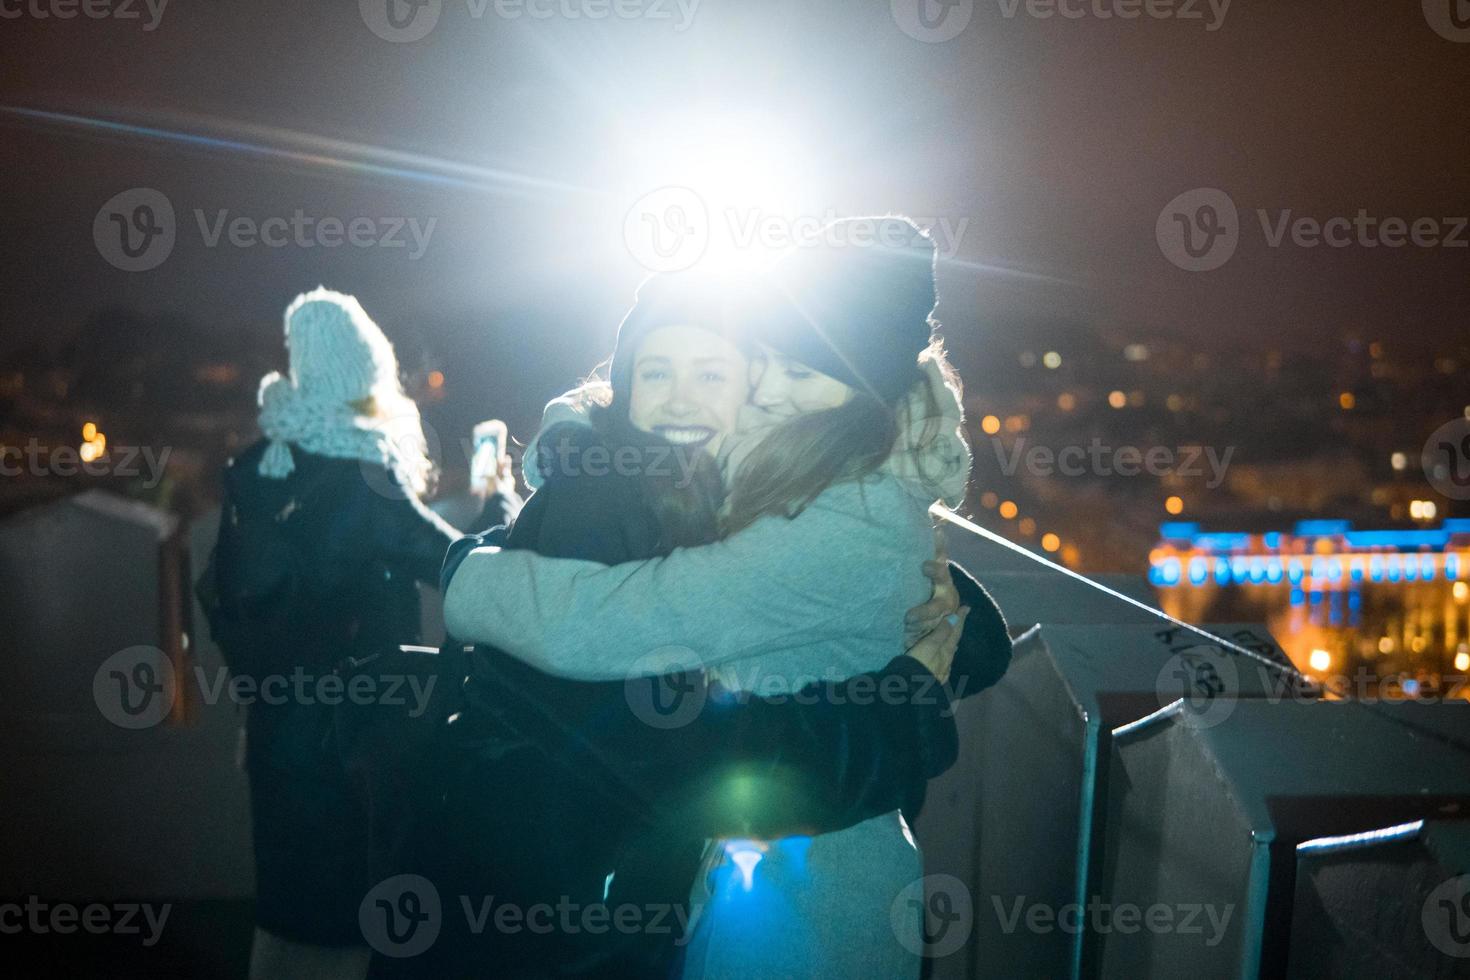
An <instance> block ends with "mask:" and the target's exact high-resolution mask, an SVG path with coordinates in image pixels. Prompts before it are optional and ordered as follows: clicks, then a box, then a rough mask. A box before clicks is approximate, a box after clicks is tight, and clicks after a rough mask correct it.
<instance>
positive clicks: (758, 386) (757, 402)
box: [750, 345, 852, 422]
mask: <svg viewBox="0 0 1470 980" xmlns="http://www.w3.org/2000/svg"><path fill="white" fill-rule="evenodd" d="M750 385H751V393H750V402H751V404H752V405H754V406H755V407H756V408H758V409H760V410H761V411H762V412H764V413H765V414H766V415H767V416H769V417H770V418H771V420H772V421H777V422H779V421H781V420H783V419H788V418H792V417H794V416H797V415H806V414H807V413H808V412H820V411H824V410H825V409H829V408H837V407H839V406H841V405H845V404H847V400H848V399H849V398H851V397H852V388H851V387H849V386H848V385H846V384H844V383H843V382H841V381H838V380H837V379H836V378H834V377H832V376H831V375H829V374H823V373H822V372H820V371H817V370H815V369H813V368H809V367H807V366H806V365H805V364H803V363H801V362H800V361H793V360H792V359H791V358H789V357H787V356H786V355H784V354H781V353H779V352H778V351H776V350H775V349H773V348H771V347H766V346H764V345H762V346H761V350H760V353H759V354H758V355H757V356H756V357H755V358H753V359H752V360H751V362H750Z"/></svg>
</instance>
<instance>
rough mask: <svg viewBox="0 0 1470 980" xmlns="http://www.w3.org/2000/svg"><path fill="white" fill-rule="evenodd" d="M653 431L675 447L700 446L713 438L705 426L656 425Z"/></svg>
mask: <svg viewBox="0 0 1470 980" xmlns="http://www.w3.org/2000/svg"><path fill="white" fill-rule="evenodd" d="M653 431H654V432H656V433H657V434H658V435H659V436H661V437H662V438H664V439H667V440H668V441H669V442H672V443H673V444H674V445H676V446H702V445H704V444H705V443H707V442H709V441H710V440H711V439H713V438H714V437H715V430H714V429H711V428H710V427H709V426H705V425H656V426H654V428H653Z"/></svg>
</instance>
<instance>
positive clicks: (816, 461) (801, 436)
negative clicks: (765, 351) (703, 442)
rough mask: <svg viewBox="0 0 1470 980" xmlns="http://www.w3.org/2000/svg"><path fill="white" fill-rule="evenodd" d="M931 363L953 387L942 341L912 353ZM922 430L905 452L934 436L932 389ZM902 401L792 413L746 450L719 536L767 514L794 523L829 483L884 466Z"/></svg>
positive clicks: (856, 400)
mask: <svg viewBox="0 0 1470 980" xmlns="http://www.w3.org/2000/svg"><path fill="white" fill-rule="evenodd" d="M919 360H920V361H926V360H935V361H937V362H938V363H939V366H940V370H941V371H942V372H943V373H944V375H945V377H946V378H947V379H949V380H950V382H951V383H952V384H955V385H958V377H957V376H956V375H955V373H954V370H953V369H952V368H951V367H950V366H949V362H948V361H947V360H946V359H945V355H944V344H943V341H941V340H939V339H937V338H936V339H935V340H933V341H932V342H931V343H930V345H929V346H928V347H927V348H926V349H925V350H924V351H923V353H921V354H920V355H919ZM922 391H923V394H922V398H923V402H924V412H923V415H924V420H925V421H924V425H923V428H922V430H921V431H919V432H918V433H916V434H915V435H914V438H913V439H912V441H911V442H910V443H909V444H908V445H907V446H906V447H905V448H906V450H908V451H911V452H916V453H917V454H918V456H919V458H920V459H922V456H923V450H924V449H926V448H928V446H929V445H930V444H932V443H933V441H934V440H935V439H936V438H937V437H938V436H939V421H938V420H939V418H940V414H941V413H940V408H939V404H938V402H937V400H936V398H935V394H934V392H933V390H931V389H930V388H929V386H928V385H927V384H926V385H924V387H923V389H922ZM908 405H909V403H908V400H907V399H906V398H900V399H899V403H898V406H897V407H896V408H895V407H894V406H891V405H889V404H887V403H886V402H884V401H882V400H881V399H879V398H878V397H877V396H875V395H872V394H870V393H868V392H864V391H854V392H853V396H852V398H850V399H849V400H848V401H847V403H846V404H844V405H841V406H838V407H837V408H829V409H826V410H824V411H820V412H811V413H809V414H806V415H798V416H796V417H795V418H792V419H790V420H788V421H786V422H783V423H781V424H780V425H778V426H776V427H775V428H773V429H772V430H771V431H770V432H769V433H767V434H766V435H765V436H764V438H762V439H761V441H760V444H759V445H757V446H756V447H755V448H754V449H752V450H751V452H750V457H749V458H748V459H747V460H746V461H745V464H744V465H743V466H742V467H741V468H740V472H739V473H737V474H736V475H735V484H734V486H733V487H731V488H730V510H729V513H728V514H727V515H726V516H725V519H724V521H723V527H722V529H721V530H722V533H723V534H725V535H729V534H734V533H735V532H736V531H739V530H741V529H742V528H745V527H748V526H750V525H751V524H753V523H755V521H756V520H758V519H759V518H761V517H763V516H765V515H767V514H779V515H781V516H782V517H786V518H788V519H789V518H794V517H796V516H797V515H798V514H800V513H801V512H802V511H803V510H805V509H806V508H807V506H808V505H810V504H811V502H812V501H813V500H816V499H817V497H818V496H820V495H821V493H822V491H824V490H826V489H827V488H828V487H830V486H832V485H833V484H835V483H842V482H845V481H848V480H861V479H862V478H863V477H865V476H867V475H868V474H870V473H872V472H873V471H874V470H876V469H878V467H880V466H882V465H883V463H884V462H885V461H887V459H888V457H889V455H890V454H892V452H893V450H894V446H895V444H896V443H897V442H898V439H899V435H900V433H901V432H902V431H905V430H907V429H908V428H909V426H910V423H911V419H910V411H909V408H908Z"/></svg>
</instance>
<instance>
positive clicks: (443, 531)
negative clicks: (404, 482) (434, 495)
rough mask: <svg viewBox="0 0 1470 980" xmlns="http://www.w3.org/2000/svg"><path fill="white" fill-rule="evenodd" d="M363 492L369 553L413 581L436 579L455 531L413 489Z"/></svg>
mask: <svg viewBox="0 0 1470 980" xmlns="http://www.w3.org/2000/svg"><path fill="white" fill-rule="evenodd" d="M365 492H366V493H368V494H369V495H370V496H369V503H368V506H369V507H370V508H371V515H372V517H371V523H372V527H371V533H372V542H373V554H374V555H375V556H376V557H377V558H378V559H380V560H381V561H382V562H383V563H384V564H386V565H387V566H388V567H389V568H392V569H394V570H396V571H398V572H400V573H401V574H404V575H408V576H411V577H412V578H413V579H414V581H416V582H423V583H424V584H426V585H433V584H435V583H436V582H438V580H439V570H440V568H441V567H442V566H443V564H444V553H445V551H446V550H448V548H449V546H450V544H452V543H453V542H454V541H455V540H456V539H458V538H459V536H460V535H459V532H458V531H456V530H455V529H454V528H452V527H450V526H449V525H448V524H446V523H445V522H444V519H443V518H441V517H440V516H439V515H438V514H435V513H434V512H433V511H432V510H430V509H429V508H428V507H426V506H424V503H423V501H421V500H420V499H419V498H418V497H417V496H416V495H415V494H413V493H408V492H402V494H401V496H400V495H397V494H394V495H389V494H386V493H380V492H378V491H377V490H376V489H375V488H371V487H369V488H366V490H365Z"/></svg>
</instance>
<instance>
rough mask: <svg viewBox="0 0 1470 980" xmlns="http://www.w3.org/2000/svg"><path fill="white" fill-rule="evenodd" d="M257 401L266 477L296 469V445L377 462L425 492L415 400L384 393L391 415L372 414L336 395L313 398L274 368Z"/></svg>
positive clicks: (421, 432) (426, 470)
mask: <svg viewBox="0 0 1470 980" xmlns="http://www.w3.org/2000/svg"><path fill="white" fill-rule="evenodd" d="M256 400H257V401H258V402H259V404H260V416H259V423H260V430H261V432H263V433H265V437H266V438H267V439H269V440H270V445H269V446H268V447H267V448H266V451H265V453H264V455H262V456H261V458H260V465H259V467H257V470H258V472H259V473H260V475H261V476H264V477H268V478H270V479H273V480H283V479H285V478H286V477H288V476H290V475H291V474H292V473H293V472H295V470H296V461H295V460H294V459H293V458H292V456H291V445H292V444H294V445H296V446H298V447H300V448H301V449H303V450H305V451H306V452H309V453H315V454H317V455H318V456H328V457H331V458H333V459H356V460H361V461H362V462H365V463H375V464H377V465H379V466H382V467H383V468H384V469H387V470H389V471H390V472H392V473H394V474H396V475H397V476H398V477H399V479H401V480H403V481H404V483H405V484H406V485H407V486H408V487H409V488H411V489H412V490H413V491H414V492H415V493H418V494H422V493H423V492H424V490H425V487H426V484H427V482H428V475H429V470H430V463H429V459H428V455H427V447H426V442H425V439H424V430H423V423H422V421H421V420H420V418H419V412H418V406H416V405H415V404H414V403H413V400H412V399H410V398H408V397H405V396H401V395H399V396H395V395H392V394H389V395H387V396H384V398H383V399H381V400H380V403H379V407H380V409H384V410H386V414H385V413H384V412H380V413H379V414H378V415H377V416H373V417H369V416H364V415H361V414H359V413H358V412H357V411H356V410H355V409H354V408H353V407H352V406H351V405H348V404H345V403H343V402H341V401H339V400H337V399H322V398H314V397H312V396H311V394H310V393H309V392H307V391H305V390H303V389H301V388H298V387H296V386H295V385H293V384H292V383H291V381H290V379H289V378H286V377H284V376H282V375H281V373H280V372H279V371H272V372H271V373H270V374H268V375H266V376H265V377H264V378H262V379H261V380H260V391H259V393H258V395H257V398H256ZM384 402H386V404H384Z"/></svg>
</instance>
